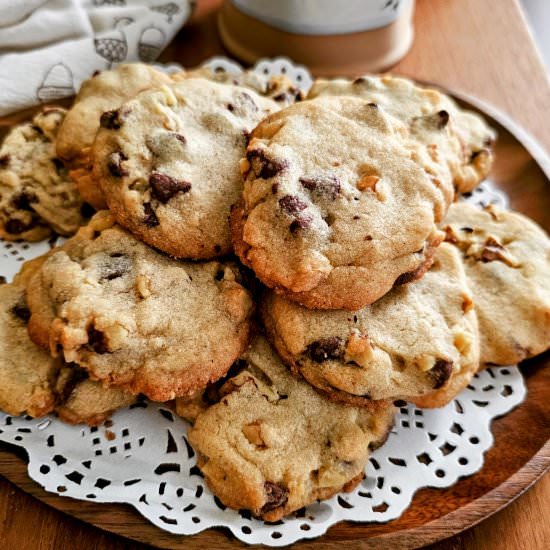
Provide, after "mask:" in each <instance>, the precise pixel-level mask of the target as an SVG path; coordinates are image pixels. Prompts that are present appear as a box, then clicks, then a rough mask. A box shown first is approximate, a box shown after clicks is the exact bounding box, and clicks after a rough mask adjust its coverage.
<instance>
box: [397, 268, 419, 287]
mask: <svg viewBox="0 0 550 550" xmlns="http://www.w3.org/2000/svg"><path fill="white" fill-rule="evenodd" d="M417 272H418V270H417V269H415V270H414V271H407V272H406V273H402V274H401V275H399V277H397V279H395V283H394V285H396V286H400V285H406V284H407V283H410V282H411V281H414V280H415V279H416V278H417Z"/></svg>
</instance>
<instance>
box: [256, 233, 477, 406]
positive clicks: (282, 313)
mask: <svg viewBox="0 0 550 550" xmlns="http://www.w3.org/2000/svg"><path fill="white" fill-rule="evenodd" d="M260 311H261V317H262V320H263V321H264V326H265V327H266V330H267V334H268V336H269V338H270V340H271V341H272V342H273V343H274V345H275V347H276V349H277V351H278V352H279V353H280V355H281V356H282V357H283V359H284V361H285V362H286V363H287V364H288V365H289V366H290V367H291V368H292V370H293V371H294V372H295V373H299V374H301V375H302V376H303V377H304V378H305V379H306V380H307V381H308V382H309V383H310V384H312V385H313V386H315V387H316V388H318V389H319V390H321V391H322V392H323V393H325V394H326V395H327V396H329V397H330V398H331V399H335V400H339V401H343V402H347V403H352V404H356V405H361V404H367V405H368V403H369V402H371V400H377V399H408V400H414V401H415V402H417V403H419V404H420V403H421V400H422V399H423V398H428V397H429V396H430V394H432V393H433V392H434V391H438V390H440V389H445V388H447V387H449V384H451V380H452V379H457V378H459V379H460V380H461V382H460V384H455V383H453V387H456V388H457V391H458V389H462V387H464V386H466V385H467V384H468V381H469V378H470V377H471V376H473V374H474V373H475V372H476V370H477V368H478V365H479V338H478V329H477V319H476V315H475V311H474V307H473V301H472V294H471V292H470V290H469V288H468V286H467V283H466V276H465V274H464V269H463V267H462V263H461V260H460V255H459V254H458V252H457V251H456V250H455V249H454V247H453V246H452V245H449V244H447V243H443V244H441V245H440V247H439V248H438V249H437V252H436V254H435V261H434V264H433V266H432V267H431V269H430V270H429V271H428V272H427V273H426V274H425V275H424V277H423V278H422V279H420V280H419V281H415V282H414V283H411V284H410V285H404V286H400V287H396V288H394V289H393V290H392V291H391V292H389V293H388V294H387V295H386V296H384V297H383V298H381V299H380V300H378V301H377V302H375V303H374V304H371V305H370V306H367V307H365V308H363V309H360V310H358V311H355V312H353V313H352V312H346V311H320V310H310V309H306V308H304V307H302V306H299V305H298V304H295V303H293V302H291V301H289V300H287V299H285V298H284V297H281V296H277V295H276V294H274V293H273V292H268V293H266V295H265V296H264V299H263V301H262V304H261V307H260ZM434 402H435V400H434ZM426 406H428V402H427V401H426Z"/></svg>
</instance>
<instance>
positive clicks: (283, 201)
mask: <svg viewBox="0 0 550 550" xmlns="http://www.w3.org/2000/svg"><path fill="white" fill-rule="evenodd" d="M279 207H280V208H281V210H283V211H284V212H286V213H287V214H290V215H291V216H293V215H296V214H298V213H299V212H302V211H303V210H305V209H306V208H307V204H306V203H305V202H304V201H303V200H301V199H300V198H298V197H296V196H295V195H285V196H284V197H282V198H280V199H279Z"/></svg>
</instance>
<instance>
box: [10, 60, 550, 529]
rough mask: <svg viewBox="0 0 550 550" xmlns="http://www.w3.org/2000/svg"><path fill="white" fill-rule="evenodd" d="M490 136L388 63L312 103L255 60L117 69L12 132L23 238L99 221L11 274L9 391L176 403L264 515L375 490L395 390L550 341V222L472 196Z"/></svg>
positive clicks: (317, 95) (448, 382) (86, 418)
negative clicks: (371, 481) (465, 196)
mask: <svg viewBox="0 0 550 550" xmlns="http://www.w3.org/2000/svg"><path fill="white" fill-rule="evenodd" d="M494 139H495V135H494V132H493V131H492V130H491V129H490V128H489V127H488V126H487V125H486V123H485V122H484V121H483V120H482V119H481V118H480V117H479V116H478V115H476V114H473V113H470V112H466V111H464V110H462V109H461V108H459V107H458V106H457V105H456V104H455V103H454V102H453V101H452V100H451V99H450V98H448V97H447V96H445V95H443V94H441V93H440V92H438V91H435V90H430V89H424V88H421V87H419V86H417V85H415V84H413V83H412V82H410V81H408V80H404V79H401V78H395V77H391V76H383V77H361V78H358V79H356V80H354V81H348V80H334V81H324V80H318V81H317V82H316V83H315V84H314V86H313V88H312V89H311V90H310V92H309V95H308V97H307V99H305V98H303V97H302V94H301V93H300V92H299V91H298V90H297V89H296V88H295V87H294V86H293V84H292V83H291V82H290V81H289V80H288V79H286V78H285V77H276V78H273V77H270V78H268V77H265V78H262V77H259V76H257V75H255V74H254V73H247V72H245V73H243V74H242V75H238V76H236V77H235V76H228V75H225V74H217V73H212V72H210V71H208V70H206V69H200V70H197V71H192V72H188V73H184V72H182V73H177V74H175V75H171V76H168V75H166V74H163V73H160V72H158V71H157V70H155V69H154V68H152V67H149V66H145V65H122V66H120V67H118V68H117V69H115V70H111V71H105V72H103V73H100V74H98V75H96V76H95V77H93V78H91V79H90V80H88V81H86V82H85V83H84V84H83V86H82V89H81V91H80V93H79V94H78V96H77V97H76V99H75V103H74V105H73V107H72V108H71V109H70V110H69V111H68V112H65V111H63V110H61V109H58V108H49V109H45V110H44V111H42V112H41V113H39V114H38V115H36V117H35V118H34V119H33V121H32V122H30V123H28V124H25V125H22V126H20V127H17V128H15V129H13V130H12V132H11V134H10V135H9V136H8V137H7V138H6V140H5V141H4V144H3V145H2V148H1V149H0V164H1V167H0V233H1V235H2V237H3V238H5V239H14V240H15V239H24V240H39V239H42V238H45V237H48V236H49V235H51V233H52V232H56V233H60V234H63V235H71V234H72V233H74V232H75V231H76V229H77V228H78V227H79V226H81V225H82V227H80V229H78V232H77V233H76V235H74V236H73V237H71V238H70V239H68V240H67V241H66V242H65V243H64V244H62V245H61V246H58V247H56V248H53V249H52V250H51V251H50V252H49V253H48V254H46V255H45V256H43V257H40V258H37V259H35V260H33V261H31V262H28V263H27V264H25V265H24V266H23V269H22V270H21V272H20V273H19V274H18V275H17V276H16V278H15V280H14V281H13V282H12V283H10V284H6V285H3V286H2V287H0V293H1V294H2V296H3V300H2V305H1V311H0V332H1V333H2V335H3V336H2V337H3V340H4V342H5V346H4V347H3V351H1V352H0V408H1V409H2V410H4V411H6V412H8V413H10V414H22V413H26V414H29V415H31V416H40V415H43V414H47V413H50V412H52V411H56V412H57V414H58V415H59V416H60V418H61V419H63V420H65V421H68V422H72V423H77V422H88V423H90V424H97V423H99V422H101V421H103V420H104V419H105V418H107V417H108V415H109V414H110V413H111V412H112V411H114V410H116V409H117V408H120V407H124V406H127V405H128V404H131V403H132V402H134V401H135V400H136V399H141V398H143V397H146V398H149V399H152V400H154V401H163V402H166V401H173V402H174V407H175V408H176V410H177V412H178V413H179V414H180V415H181V416H183V417H184V418H186V419H187V420H189V421H190V422H191V423H192V424H193V425H192V427H191V428H190V431H189V439H190V441H191V443H192V445H193V446H194V447H195V449H196V450H197V453H198V465H199V467H200V468H201V470H202V472H203V474H204V476H205V478H206V481H207V483H208V484H209V486H210V487H211V489H212V490H213V491H214V493H215V494H216V495H217V496H218V497H219V498H220V500H221V501H222V502H223V503H224V504H226V505H227V506H230V507H233V508H241V509H242V508H245V509H248V510H250V511H251V512H252V513H253V514H254V515H255V516H258V517H261V518H263V519H264V520H266V521H277V520H279V519H280V518H281V517H283V516H284V515H286V514H289V513H291V512H293V511H295V510H298V509H300V508H302V507H303V506H305V505H306V504H308V503H311V502H312V501H314V500H316V499H322V498H328V497H330V496H332V495H333V494H335V493H337V492H339V491H342V490H351V489H353V488H354V487H355V486H356V485H357V484H358V483H359V482H360V481H361V479H362V478H363V475H364V474H363V472H364V468H365V465H366V463H367V460H368V456H369V453H370V452H371V451H372V449H374V448H376V447H378V446H380V445H381V444H383V442H384V440H385V438H386V437H387V435H388V433H389V431H390V429H391V426H392V423H393V416H394V402H395V401H398V400H407V401H411V402H414V403H416V404H417V405H419V406H422V407H441V406H444V405H445V404H447V403H449V402H450V401H451V400H452V399H453V398H454V397H455V396H456V395H457V393H458V392H460V391H461V390H462V389H463V388H464V387H466V386H467V385H468V383H469V381H470V380H471V378H472V377H473V375H474V374H475V373H476V372H477V371H478V369H480V368H483V367H484V366H485V365H487V364H492V365H506V364H510V363H516V362H518V361H521V360H523V359H526V358H528V357H531V356H533V355H535V354H538V353H541V352H542V351H544V350H546V349H547V348H549V347H550V239H549V238H548V236H547V235H546V234H545V233H544V231H543V230H542V229H540V228H539V227H538V226H537V225H536V224H534V223H533V222H532V221H530V220H528V219H526V218H525V217H523V216H522V215H520V214H517V213H513V212H508V211H501V210H498V209H497V208H494V207H488V208H486V209H484V210H481V209H478V208H475V207H473V206H471V205H468V204H466V203H462V202H456V200H457V199H458V198H459V195H460V194H461V193H466V192H469V191H471V190H472V189H473V188H475V186H476V185H478V184H479V182H480V181H481V180H482V179H483V178H484V177H485V176H486V175H487V174H488V172H489V170H490V168H491V165H492V161H493V154H492V151H491V146H492V144H493V142H494ZM88 205H91V206H93V208H94V209H95V210H97V213H96V214H95V215H94V216H93V217H92V218H91V219H90V220H89V221H88V223H87V224H86V225H83V224H85V223H86V221H87V219H86V216H89V215H90V210H92V209H91V208H90V207H89V206H88ZM510 319H514V321H515V322H514V323H511V322H509V320H510ZM505 321H507V322H505ZM174 400H175V401H174Z"/></svg>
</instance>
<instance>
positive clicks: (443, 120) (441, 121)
mask: <svg viewBox="0 0 550 550" xmlns="http://www.w3.org/2000/svg"><path fill="white" fill-rule="evenodd" d="M449 118H450V117H449V113H448V112H447V111H439V112H438V113H437V119H436V125H437V128H438V129H439V130H443V128H445V126H447V124H449Z"/></svg>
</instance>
